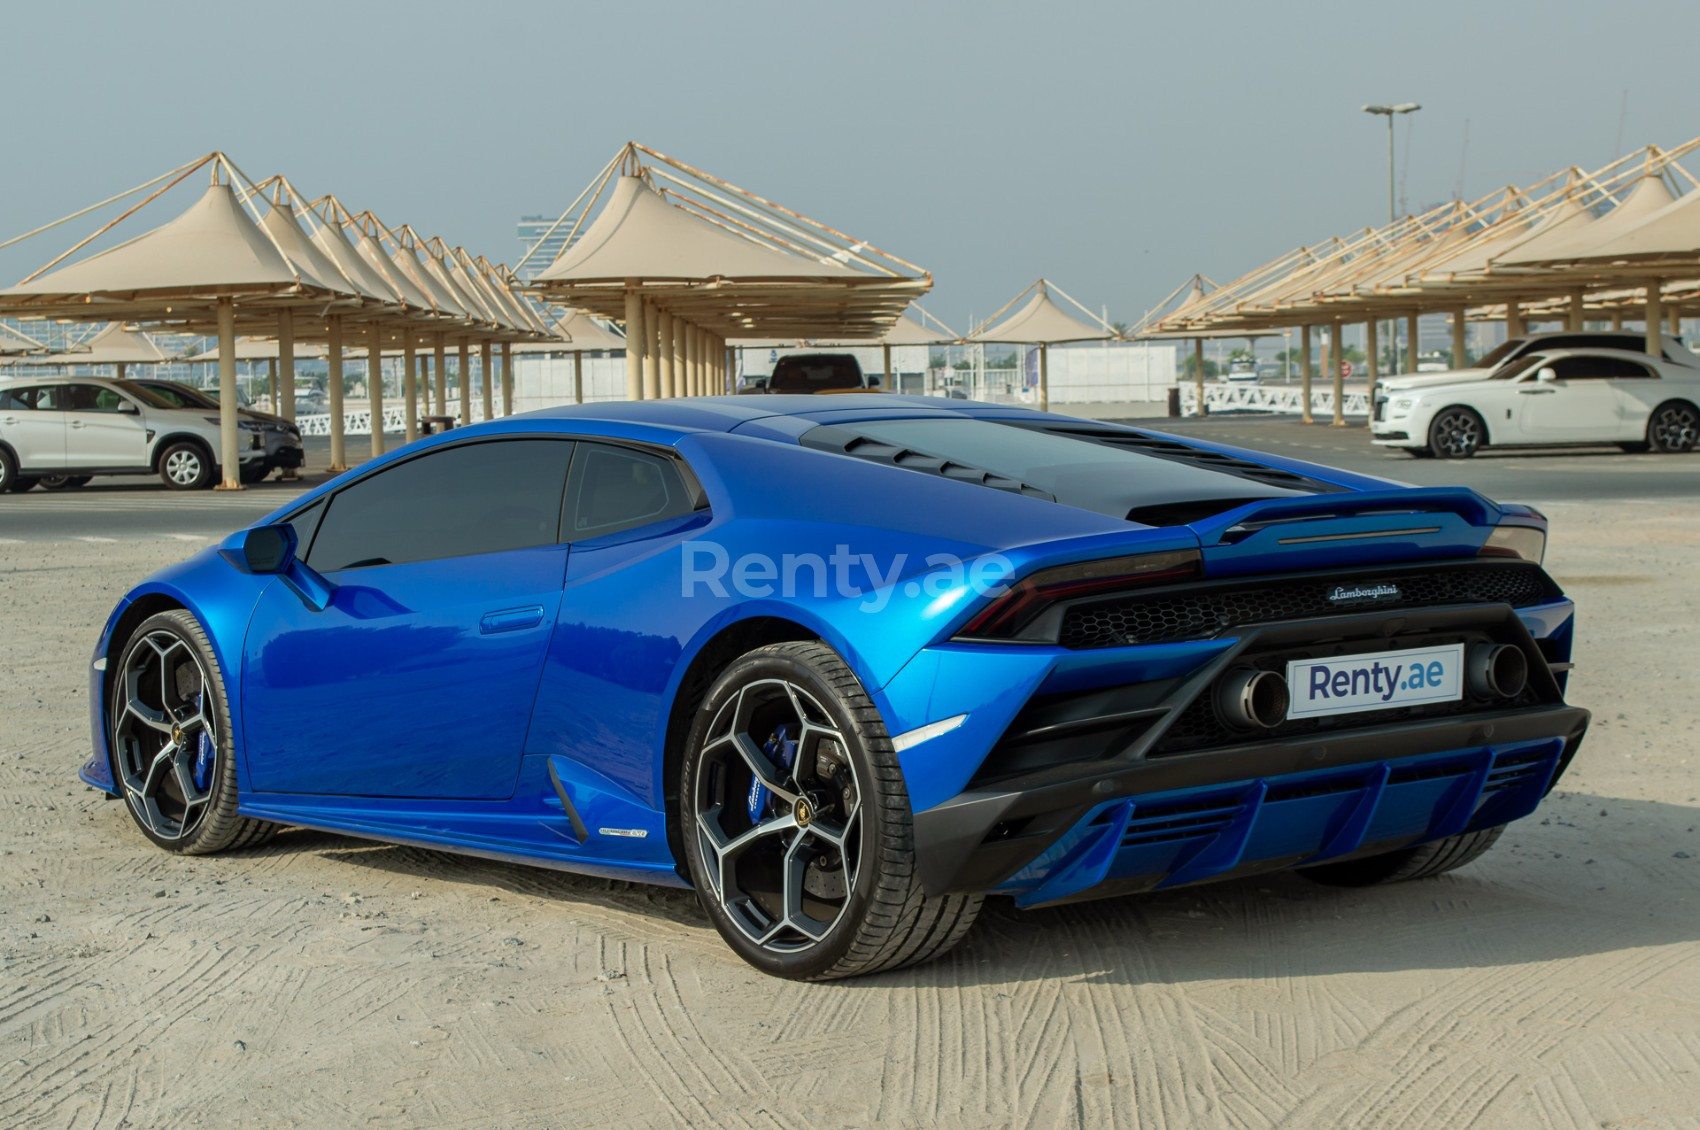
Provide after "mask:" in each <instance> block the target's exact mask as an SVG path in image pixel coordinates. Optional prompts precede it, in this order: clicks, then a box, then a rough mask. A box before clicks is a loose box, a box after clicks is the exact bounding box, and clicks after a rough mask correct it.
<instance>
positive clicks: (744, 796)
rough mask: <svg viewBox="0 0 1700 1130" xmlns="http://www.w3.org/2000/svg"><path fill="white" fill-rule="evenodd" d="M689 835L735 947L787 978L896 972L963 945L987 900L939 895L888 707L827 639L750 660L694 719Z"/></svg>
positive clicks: (719, 926) (683, 808)
mask: <svg viewBox="0 0 1700 1130" xmlns="http://www.w3.org/2000/svg"><path fill="white" fill-rule="evenodd" d="M679 797H680V805H679V819H680V828H679V831H680V837H681V839H682V841H683V845H684V854H685V862H686V866H687V868H688V869H689V872H690V877H691V880H692V882H693V883H694V884H695V885H696V889H697V897H698V898H699V899H700V900H701V902H702V905H703V908H704V909H705V910H706V911H707V912H708V916H709V918H710V919H711V920H712V921H713V922H714V927H715V929H716V930H718V931H719V932H720V936H721V937H722V938H724V939H725V940H726V943H727V944H728V945H730V946H731V947H732V949H733V950H734V951H735V952H736V953H737V954H738V955H739V956H740V957H742V958H743V959H744V960H745V961H748V962H749V963H750V964H751V965H754V966H755V967H756V968H758V969H761V970H763V971H764V972H767V973H771V974H774V975H775V976H779V977H789V978H792V979H794V980H803V981H821V980H829V979H831V978H836V977H849V976H853V975H856V974H860V973H873V972H876V971H878V970H882V969H895V968H897V967H899V966H903V965H912V964H915V963H918V962H922V961H926V960H928V959H930V958H933V957H937V956H938V955H940V954H942V953H944V952H945V951H946V950H948V949H950V948H951V947H952V946H954V945H955V944H956V943H957V942H959V941H960V940H961V939H962V937H963V935H965V934H966V933H967V932H968V928H969V927H970V926H971V925H973V922H974V918H975V916H976V915H977V914H978V913H979V910H980V904H981V902H982V896H980V895H977V894H974V895H940V896H930V895H927V894H925V893H924V892H923V891H922V890H921V886H920V881H919V879H918V878H917V877H916V869H915V841H914V832H913V826H912V822H911V817H910V811H909V796H908V792H907V790H906V789H905V788H904V785H903V774H902V772H901V771H900V770H899V768H898V765H897V759H896V757H895V755H894V754H893V753H892V749H891V738H890V737H889V736H888V735H887V733H886V730H885V726H884V724H883V723H882V722H881V720H880V716H879V711H878V709H877V708H875V706H874V704H873V703H872V702H871V701H870V700H869V699H868V696H867V694H866V693H865V692H864V691H863V689H862V685H861V683H860V682H858V681H857V679H856V676H855V675H854V674H853V673H852V672H851V671H850V669H849V667H847V666H846V665H845V663H844V661H843V660H842V659H840V658H839V657H838V656H837V654H836V653H834V652H833V650H832V649H831V648H829V647H827V646H826V645H825V644H822V643H819V642H799V643H783V644H775V645H773V646H770V647H763V648H758V649H756V650H755V651H751V652H749V653H747V654H746V655H744V656H743V657H742V658H740V659H739V660H738V661H737V662H735V663H733V664H732V665H731V666H730V667H728V668H727V669H726V671H725V672H724V673H723V674H722V675H721V676H720V678H719V679H718V680H716V681H715V683H714V686H713V687H712V688H711V689H710V690H709V692H708V696H707V697H706V699H705V700H704V702H703V706H702V709H701V710H700V711H699V712H698V713H697V717H696V720H695V722H694V723H693V725H692V727H691V732H690V736H689V738H688V739H687V744H686V748H685V757H684V764H683V766H682V774H681V779H680V791H679Z"/></svg>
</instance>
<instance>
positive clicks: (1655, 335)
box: [1646, 279, 1665, 357]
mask: <svg viewBox="0 0 1700 1130" xmlns="http://www.w3.org/2000/svg"><path fill="white" fill-rule="evenodd" d="M1663 298H1664V295H1663V293H1662V292H1661V291H1660V289H1659V280H1658V279H1654V280H1653V281H1651V282H1649V283H1648V284H1647V314H1646V318H1647V326H1646V328H1647V337H1646V343H1647V356H1649V357H1659V356H1662V355H1663V354H1664V351H1665V343H1664V341H1663V340H1661V339H1660V336H1659V335H1660V334H1661V333H1663V332H1664V327H1663V326H1661V325H1660V324H1659V302H1660V301H1661V300H1662V299H1663Z"/></svg>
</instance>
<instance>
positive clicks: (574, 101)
mask: <svg viewBox="0 0 1700 1130" xmlns="http://www.w3.org/2000/svg"><path fill="white" fill-rule="evenodd" d="M4 22H5V37H6V39H7V40H8V41H9V48H8V50H7V51H6V52H5V53H4V64H3V68H4V69H3V72H0V73H3V75H4V83H5V86H6V88H7V90H8V92H9V95H10V97H9V98H8V105H9V106H10V107H11V109H10V111H9V112H7V113H6V115H5V119H6V127H5V130H4V133H3V134H0V240H4V239H8V238H10V237H11V236H13V235H16V234H20V233H22V232H23V231H26V230H28V229H31V228H34V227H35V226H37V225H38V224H41V223H45V222H47V221H49V220H52V219H56V218H58V217H59V216H62V215H64V214H66V213H68V212H71V211H73V210H75V209H77V208H80V207H83V206H85V205H87V204H90V203H93V202H95V201H97V200H100V199H102V198H104V197H106V196H109V195H111V194H113V193H115V192H118V191H121V190H123V189H125V188H129V187H131V186H132V185H134V184H137V183H139V182H141V181H144V180H147V179H149V178H151V177H153V176H155V175H158V174H159V173H162V172H165V171H166V170H168V169H171V168H173V167H175V166H177V165H179V164H182V163H183V162H185V161H188V160H190V159H192V158H194V157H196V156H199V155H201V154H204V153H206V152H208V151H210V150H213V149H223V150H225V151H227V152H228V153H229V154H230V155H231V156H232V157H233V158H234V159H235V160H236V162H237V163H238V164H239V165H240V166H241V167H242V168H243V169H244V170H245V171H246V172H247V173H249V174H251V175H252V176H254V177H255V178H260V177H263V176H266V175H268V174H270V173H272V172H275V171H282V172H286V173H288V174H289V176H290V177H291V178H292V179H293V180H294V181H295V183H296V184H297V185H299V186H300V187H301V188H303V189H304V190H306V191H308V192H309V194H311V195H317V194H319V193H323V192H335V193H336V194H337V195H338V196H340V197H341V198H342V199H343V200H344V201H345V202H347V203H348V204H349V205H350V206H351V207H353V208H354V209H355V210H360V209H365V208H370V209H372V210H373V211H374V212H376V213H377V214H378V215H380V216H382V217H383V218H384V219H385V220H386V222H389V223H391V224H399V223H402V222H407V223H411V224H412V225H413V226H414V227H415V228H416V229H417V230H419V231H421V232H427V233H438V234H441V235H443V236H444V237H445V238H446V239H447V240H448V241H449V242H451V243H460V244H462V245H464V246H465V247H467V248H468V249H469V250H470V251H472V252H473V253H475V254H483V255H486V256H488V257H489V258H491V259H492V260H497V261H505V262H509V263H512V262H514V261H516V260H517V258H518V257H519V255H520V254H521V248H520V244H519V242H518V239H517V237H516V234H515V224H516V221H517V219H518V217H519V216H520V215H522V214H536V213H550V214H558V213H559V212H560V211H561V210H562V209H564V208H565V207H566V206H567V205H568V204H569V203H570V202H571V201H572V199H573V197H574V196H576V195H577V194H578V192H579V190H580V189H581V188H583V187H584V185H585V184H586V183H587V182H588V181H589V180H590V179H591V177H592V176H593V175H594V174H595V173H596V172H597V170H598V169H600V168H601V167H602V165H603V164H605V163H606V162H607V160H608V159H609V158H610V157H612V156H613V154H614V153H615V151H616V150H617V149H618V148H619V147H620V146H621V145H622V144H623V143H624V142H626V141H628V140H637V141H641V142H643V143H644V144H646V145H649V146H650V147H652V148H654V149H657V150H659V151H661V152H663V153H666V154H668V155H670V156H674V157H677V158H679V159H681V160H684V161H686V162H688V163H690V164H693V165H696V166H697V167H699V168H702V169H705V170H707V171H709V172H711V173H714V174H715V175H717V176H720V177H722V178H724V179H726V180H729V181H731V182H733V183H735V184H738V185H740V186H742V187H744V188H747V189H750V190H752V191H754V192H757V193H760V194H761V195H764V196H767V197H769V198H770V199H773V200H776V201H778V202H780V203H782V204H784V205H786V206H788V207H790V208H793V209H795V210H797V211H799V212H802V213H804V214H805V215H808V216H811V217H813V218H815V219H817V220H820V221H822V222H824V223H827V224H829V225H831V226H833V227H835V228H838V229H839V230H841V231H844V232H848V233H850V234H851V235H853V236H855V237H857V238H859V239H863V240H865V241H867V242H869V243H872V244H874V245H875V246H878V247H881V248H883V249H885V250H887V251H889V252H892V253H894V254H896V255H899V256H901V257H903V258H905V259H907V260H909V261H910V262H913V263H918V264H920V265H921V266H923V267H925V268H926V269H928V270H929V271H931V272H932V275H933V280H934V288H933V293H932V294H931V295H930V296H929V297H928V298H926V299H923V305H925V306H926V307H927V308H928V309H929V310H930V311H931V312H932V313H934V314H935V315H937V316H939V317H942V318H943V319H944V320H945V321H946V322H947V323H948V324H950V325H951V326H952V327H954V328H956V329H957V330H959V331H963V330H966V329H967V328H969V326H970V324H971V320H977V319H981V318H984V317H986V316H987V315H989V314H991V313H992V312H993V311H994V310H995V309H996V308H998V307H999V306H1001V305H1003V304H1004V303H1005V302H1006V301H1008V300H1009V299H1010V298H1011V297H1013V296H1014V295H1015V294H1016V293H1017V292H1018V291H1020V290H1021V289H1022V288H1024V287H1025V286H1027V285H1028V284H1029V283H1030V282H1032V281H1033V280H1034V279H1036V278H1038V277H1040V276H1045V277H1048V278H1050V279H1051V280H1052V281H1053V282H1055V283H1057V284H1058V285H1059V286H1060V287H1062V288H1063V289H1064V290H1065V291H1066V292H1067V293H1069V294H1070V295H1072V296H1073V297H1075V298H1077V299H1079V300H1080V301H1081V302H1082V303H1084V304H1086V305H1087V306H1088V307H1090V308H1092V309H1094V310H1099V309H1106V310H1107V312H1108V314H1109V317H1110V318H1111V319H1112V320H1121V321H1126V322H1135V321H1137V320H1138V319H1139V318H1140V317H1141V316H1143V314H1144V313H1145V312H1146V311H1147V310H1148V309H1150V308H1151V307H1152V306H1154V305H1156V304H1157V303H1158V302H1159V301H1161V300H1162V299H1163V297H1164V296H1165V295H1166V294H1168V293H1169V292H1170V291H1171V290H1173V289H1174V288H1175V287H1177V286H1179V285H1181V284H1182V283H1183V282H1184V281H1186V280H1187V279H1188V278H1190V277H1191V276H1192V275H1193V274H1194V273H1195V272H1202V273H1203V274H1205V275H1207V276H1209V277H1210V278H1213V279H1215V280H1217V281H1219V282H1226V281H1229V280H1230V279H1232V278H1234V277H1235V276H1237V275H1239V274H1241V273H1242V272H1244V271H1246V270H1248V269H1250V268H1252V267H1254V266H1256V265H1258V264H1259V263H1262V262H1264V261H1266V260H1268V259H1270V258H1273V257H1274V256H1276V255H1279V254H1281V253H1282V252H1285V251H1287V250H1289V249H1290V248H1292V247H1295V246H1297V245H1300V244H1309V243H1315V242H1319V241H1321V240H1323V239H1326V238H1327V237H1328V236H1330V235H1334V234H1344V233H1346V232H1350V231H1353V230H1356V229H1358V228H1361V227H1363V226H1365V225H1366V224H1377V223H1382V222H1385V220H1386V218H1387V215H1386V213H1387V165H1386V126H1385V123H1384V121H1383V119H1380V118H1373V117H1371V116H1369V115H1367V114H1364V113H1362V112H1361V110H1360V107H1361V106H1362V105H1363V104H1365V103H1373V102H1406V101H1412V102H1418V103H1421V104H1422V107H1423V108H1422V110H1421V111H1419V112H1417V113H1415V114H1412V115H1408V116H1406V117H1403V118H1401V119H1399V126H1398V128H1399V135H1398V143H1397V156H1398V163H1399V171H1398V175H1397V180H1398V183H1399V184H1400V185H1401V186H1402V188H1403V192H1402V195H1403V198H1404V200H1405V202H1406V203H1407V204H1408V205H1409V206H1410V207H1411V208H1412V209H1420V208H1421V207H1424V206H1426V205H1430V204H1434V203H1438V202H1441V201H1444V200H1447V199H1450V198H1452V197H1453V196H1454V194H1455V193H1457V192H1461V193H1462V196H1463V197H1464V198H1465V199H1470V198H1473V197H1476V196H1480V195H1483V194H1485V193H1487V192H1489V191H1491V190H1493V189H1495V188H1498V187H1501V186H1503V185H1506V184H1528V183H1532V182H1533V181H1536V180H1538V179H1540V178H1541V177H1544V176H1546V175H1547V174H1549V173H1552V172H1554V171H1555V170H1557V169H1560V168H1563V167H1565V166H1568V165H1571V164H1576V165H1580V166H1582V167H1584V168H1594V167H1597V166H1599V165H1602V164H1605V163H1606V162H1608V161H1610V160H1612V159H1613V158H1615V157H1616V156H1618V155H1619V153H1620V152H1623V151H1627V150H1631V149H1634V148H1637V147H1639V146H1642V145H1646V144H1648V143H1654V144H1659V145H1663V146H1674V145H1677V144H1680V143H1682V142H1684V141H1687V140H1689V139H1690V138H1691V137H1693V136H1695V135H1696V134H1697V133H1700V114H1697V113H1696V109H1697V106H1700V94H1696V93H1695V91H1696V82H1695V76H1696V63H1695V50H1696V47H1697V45H1700V6H1696V5H1694V4H1692V3H1691V2H1690V0H1618V2H1616V3H1612V4H1600V3H1579V2H1576V0H1545V2H1534V3H1524V2H1513V0H1502V2H1494V0H1476V2H1474V3H1455V2H1452V0H1428V2H1425V3H1423V4H1397V5H1395V4H1382V3H1373V2H1367V0H1358V2H1350V3H1349V2H1335V0H1288V2H1285V3H1273V4H1272V3H1267V2H1263V3H1247V2H1241V0H1214V2H1210V3H1193V4H1168V3H1162V4H1160V3H1149V2H1145V0H1139V2H1128V0H1123V2H1120V3H1116V2H1085V0H1081V2H1072V3H1071V2H1065V0H1042V2H1031V3H1023V4H1016V3H1003V2H987V3H973V4H965V3H929V2H925V0H912V2H910V3H883V2H877V0H859V2H857V3H840V4H819V3H753V2H743V0H718V2H716V3H713V4H684V3H673V2H671V0H651V2H649V3H645V4H642V5H639V4H631V3H620V2H618V0H613V2H603V3H599V4H582V3H571V2H557V3H544V4H533V3H503V2H500V0H485V2H483V3H479V4H467V3H464V2H456V3H439V2H437V0H409V2H407V3H381V2H373V0H363V2H347V0H344V2H342V3H336V4H317V3H312V2H294V3H290V4H282V5H280V4H251V3H230V2H228V0H225V2H221V3H169V2H156V3H149V4H134V3H80V4H79V3H62V4H54V5H47V4H30V5H16V6H11V5H9V6H8V7H7V8H6V11H5V17H4ZM1407 130H1409V133H1408V134H1407V132H1406V131H1407ZM1466 131H1467V135H1468V144H1467V146H1466V144H1465V138H1466ZM1697 168H1700V165H1697ZM166 218H168V217H167V216H165V215H161V216H159V217H157V219H158V220H160V221H163V220H164V219H166ZM65 230H66V231H67V232H69V231H71V230H72V229H71V228H67V229H65ZM68 242H69V240H67V239H60V238H58V233H54V235H50V236H47V237H42V238H40V239H36V240H31V241H29V243H28V244H26V245H23V246H21V247H20V248H17V249H14V251H12V252H8V253H6V254H5V255H4V256H0V274H4V275H5V276H6V278H5V279H4V281H5V282H7V283H10V282H12V281H14V280H15V279H16V278H17V277H19V276H21V275H22V274H23V273H25V272H26V271H27V270H29V269H31V268H33V267H34V266H37V265H39V264H40V263H41V262H44V261H45V260H46V259H48V258H50V257H52V256H53V255H56V254H58V253H59V251H61V250H63V248H64V247H65V246H66V245H67V244H68ZM20 256H22V259H20ZM23 259H27V260H28V262H24V261H22V260H23Z"/></svg>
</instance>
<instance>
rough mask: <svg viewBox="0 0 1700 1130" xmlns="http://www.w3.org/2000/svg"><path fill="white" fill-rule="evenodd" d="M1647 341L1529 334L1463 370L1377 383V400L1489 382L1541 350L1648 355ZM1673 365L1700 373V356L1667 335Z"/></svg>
mask: <svg viewBox="0 0 1700 1130" xmlns="http://www.w3.org/2000/svg"><path fill="white" fill-rule="evenodd" d="M1646 346H1647V337H1646V335H1645V334H1641V333H1627V332H1624V331H1622V330H1560V331H1556V332H1553V333H1544V334H1525V335H1523V336H1520V337H1511V338H1506V339H1505V340H1504V341H1503V342H1501V343H1500V344H1499V345H1498V346H1496V347H1495V348H1494V349H1492V350H1490V351H1489V352H1488V353H1487V354H1486V355H1485V356H1483V357H1482V359H1481V360H1479V361H1477V362H1476V363H1475V364H1474V365H1471V366H1469V367H1468V368H1463V369H1448V368H1446V367H1444V366H1441V367H1440V368H1438V369H1435V370H1428V371H1425V370H1423V367H1422V366H1421V365H1419V366H1417V368H1418V371H1417V372H1415V373H1401V374H1399V375H1397V376H1391V377H1387V378H1386V379H1384V380H1381V381H1378V382H1377V383H1376V398H1377V399H1378V400H1381V399H1385V398H1387V397H1390V396H1392V395H1394V394H1395V393H1400V392H1410V391H1411V390H1413V389H1419V388H1428V387H1430V386H1432V385H1450V384H1462V383H1463V382H1465V381H1485V380H1487V379H1488V378H1489V377H1491V376H1493V375H1494V374H1495V373H1496V372H1498V371H1499V370H1500V369H1502V368H1504V367H1505V366H1507V365H1510V364H1511V363H1512V362H1514V361H1519V360H1521V359H1522V358H1524V357H1527V356H1528V355H1529V354H1530V353H1533V352H1535V351H1537V350H1540V351H1546V350H1553V349H1621V350H1626V351H1628V352H1630V353H1639V354H1641V355H1642V356H1643V357H1645V356H1646V355H1647V349H1646ZM1662 359H1663V360H1665V361H1668V362H1670V363H1671V364H1673V365H1681V366H1683V367H1684V368H1689V369H1700V356H1696V355H1695V353H1694V351H1693V350H1691V349H1689V348H1688V347H1687V346H1685V345H1683V344H1682V339H1681V338H1679V337H1676V336H1675V335H1673V334H1665V335H1664V356H1663V358H1662Z"/></svg>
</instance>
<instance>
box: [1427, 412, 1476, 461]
mask: <svg viewBox="0 0 1700 1130" xmlns="http://www.w3.org/2000/svg"><path fill="white" fill-rule="evenodd" d="M1486 442H1487V425H1486V424H1484V423H1482V418H1481V417H1480V416H1478V415H1476V413H1475V412H1474V411H1472V410H1471V409H1468V408H1443V409H1441V410H1440V411H1439V412H1438V413H1436V414H1435V417H1434V420H1433V421H1431V422H1430V423H1429V426H1428V449H1429V450H1430V451H1432V452H1434V453H1435V454H1436V455H1438V456H1440V457H1441V458H1442V459H1468V458H1469V457H1470V456H1472V455H1474V454H1475V453H1476V452H1478V451H1480V450H1481V449H1482V445H1483V444H1484V443H1486Z"/></svg>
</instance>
